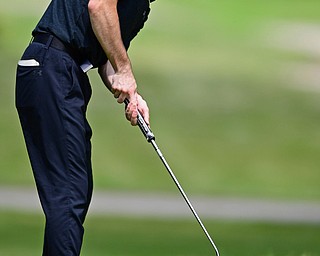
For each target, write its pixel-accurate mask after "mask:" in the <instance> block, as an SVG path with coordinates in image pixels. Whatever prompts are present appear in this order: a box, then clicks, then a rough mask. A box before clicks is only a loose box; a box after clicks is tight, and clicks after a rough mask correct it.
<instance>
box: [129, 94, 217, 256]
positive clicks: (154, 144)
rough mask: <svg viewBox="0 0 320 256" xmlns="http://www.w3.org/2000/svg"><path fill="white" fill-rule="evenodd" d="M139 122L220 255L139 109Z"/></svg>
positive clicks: (142, 130) (215, 249)
mask: <svg viewBox="0 0 320 256" xmlns="http://www.w3.org/2000/svg"><path fill="white" fill-rule="evenodd" d="M124 103H125V105H126V106H127V105H128V104H129V100H128V99H125V101H124ZM137 123H138V126H139V128H140V130H141V132H142V133H143V135H144V136H145V138H146V139H147V141H148V142H149V143H151V144H152V146H153V148H154V150H155V151H156V152H157V154H158V156H159V157H160V159H161V161H162V163H163V164H164V166H165V168H166V169H167V171H168V172H169V174H170V176H171V178H172V179H173V181H174V183H175V184H176V186H177V188H178V189H179V191H180V193H181V195H182V197H183V198H184V200H185V201H186V203H187V205H188V206H189V208H190V210H191V212H192V213H193V215H194V217H195V218H196V219H197V221H198V223H199V225H200V226H201V228H202V230H203V232H204V233H205V235H206V237H207V238H208V240H209V241H210V243H211V245H212V247H213V249H214V251H215V254H216V256H220V254H219V250H218V248H217V246H216V245H215V243H214V241H213V240H212V238H211V236H210V234H209V233H208V231H207V229H206V228H205V226H204V225H203V223H202V221H201V219H200V217H199V216H198V214H197V212H196V211H195V209H194V208H193V206H192V204H191V202H190V200H189V199H188V197H187V195H186V193H185V192H184V190H183V188H182V187H181V185H180V183H179V181H178V180H177V178H176V176H175V175H174V173H173V171H172V170H171V168H170V166H169V164H168V163H167V161H166V159H165V158H164V156H163V154H162V153H161V151H160V149H159V147H158V146H157V144H156V142H155V139H156V138H155V136H154V134H153V133H152V131H151V129H150V128H149V126H148V125H147V123H146V122H145V120H144V119H143V117H142V115H141V114H140V112H139V111H138V116H137Z"/></svg>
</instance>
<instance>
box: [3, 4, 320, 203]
mask: <svg viewBox="0 0 320 256" xmlns="http://www.w3.org/2000/svg"><path fill="white" fill-rule="evenodd" d="M14 3H15V4H16V7H15V8H13V7H12V6H11V5H6V3H5V2H2V3H1V4H0V21H1V22H0V54H1V58H0V66H1V70H0V74H1V75H0V84H1V89H0V92H1V93H0V116H1V122H0V140H1V143H0V185H1V184H13V185H19V184H20V185H30V184H32V182H33V178H32V175H31V170H30V165H29V163H28V159H27V155H26V152H25V147H24V143H23V139H22V134H21V130H20V127H19V122H18V118H17V114H16V111H15V109H14V76H15V65H16V62H17V60H18V59H19V57H20V55H21V53H22V51H23V49H24V47H25V45H27V43H28V41H29V39H30V36H29V35H30V32H31V30H32V29H33V27H34V25H35V24H36V22H37V20H38V18H39V16H40V15H41V13H42V12H43V10H44V9H43V8H44V6H45V5H46V4H47V3H45V2H44V3H42V4H41V6H39V5H38V4H35V3H38V1H31V2H30V3H29V2H28V3H29V4H28V6H32V8H28V6H26V5H25V2H23V1H21V0H16V1H14ZM319 5H320V2H319V1H307V2H301V1H290V2H289V1H284V0H282V1H275V0H273V1H268V2H265V3H264V2H261V1H253V0H251V1H245V2H237V1H234V0H233V1H231V0H229V1H205V0H200V1H192V0H187V1H184V2H183V3H181V2H180V1H176V0H174V1H173V0H170V1H169V0H168V1H165V0H161V1H156V2H155V3H153V4H152V7H153V10H152V13H151V16H150V18H149V22H148V23H147V24H146V26H145V29H144V30H143V31H141V32H140V34H139V36H138V37H137V39H136V40H135V41H134V42H133V43H132V48H131V49H130V52H129V54H130V56H131V57H132V62H133V66H134V70H135V74H136V77H137V80H138V82H139V90H140V92H141V93H142V94H143V95H144V96H145V98H146V99H147V100H148V103H149V106H150V109H151V124H152V129H153V131H154V133H155V135H156V137H157V141H158V144H159V146H160V148H161V149H162V151H163V153H164V154H165V156H166V157H167V160H168V162H169V163H170V165H171V167H172V169H173V170H174V172H175V173H176V175H177V177H178V178H179V180H180V181H181V183H182V185H183V186H184V187H185V189H186V191H188V192H189V193H192V194H211V195H230V196H251V197H268V198H287V199H306V200H317V201H319V199H320V189H319V185H318V181H319V180H320V172H319V166H320V158H319V153H320V145H319V143H318V141H319V139H320V119H319V115H320V103H319V94H318V93H310V92H307V91H306V92H305V91H303V90H301V91H299V90H296V89H293V88H294V87H293V86H291V84H290V83H289V82H288V81H289V80H287V79H284V78H283V76H281V74H282V73H281V72H282V67H283V66H286V65H287V64H290V63H291V62H292V61H295V62H301V63H313V62H314V58H311V57H309V56H305V55H304V54H303V53H294V52H289V51H283V50H279V49H272V48H270V47H267V46H266V45H265V44H264V42H263V40H262V39H261V38H260V37H259V35H261V34H263V29H262V28H263V27H264V26H265V25H266V24H269V23H270V22H272V23H274V22H278V21H287V22H319V21H320V18H319V15H318V10H319V7H320V6H319ZM34 6H38V7H37V8H34ZM31 9H32V10H31ZM90 77H91V81H92V85H93V98H92V101H91V104H90V106H89V113H88V118H89V120H90V123H91V125H92V128H93V130H94V137H93V167H94V177H95V184H96V187H98V188H104V189H121V190H129V191H130V190H145V191H150V190H155V191H160V190H161V191H164V190H165V191H175V190H176V188H175V187H174V186H173V184H172V182H171V181H170V180H169V178H168V175H167V174H166V173H165V170H164V168H163V166H162V165H161V163H160V161H159V160H158V159H157V156H156V154H155V153H154V152H153V150H152V148H151V146H149V145H148V144H147V143H146V142H145V140H144V138H143V136H142V135H141V134H140V131H139V129H134V128H132V127H131V126H130V125H129V124H128V123H127V122H126V121H125V120H124V115H123V107H122V106H120V105H117V104H116V103H115V102H114V99H113V97H112V96H111V95H109V93H108V92H107V91H106V90H105V88H104V87H103V85H102V84H101V82H100V81H99V79H98V77H97V75H96V74H95V72H94V71H92V72H91V73H90ZM288 78H289V77H288Z"/></svg>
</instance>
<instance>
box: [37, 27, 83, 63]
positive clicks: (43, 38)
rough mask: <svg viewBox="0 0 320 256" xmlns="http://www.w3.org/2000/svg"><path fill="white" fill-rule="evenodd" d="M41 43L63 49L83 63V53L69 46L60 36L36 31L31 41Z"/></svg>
mask: <svg viewBox="0 0 320 256" xmlns="http://www.w3.org/2000/svg"><path fill="white" fill-rule="evenodd" d="M33 42H35V43H40V44H45V45H47V47H52V48H54V49H57V50H60V51H63V52H65V53H67V54H68V55H70V57H71V58H73V59H74V60H75V61H76V62H77V63H78V64H81V63H82V61H83V59H82V57H81V55H80V54H79V53H78V52H77V51H76V50H75V49H73V48H72V47H70V46H67V45H66V44H65V43H63V42H62V41H61V40H60V39H59V38H57V37H55V36H54V35H52V34H49V33H36V34H35V35H34V37H33V39H32V40H31V43H33Z"/></svg>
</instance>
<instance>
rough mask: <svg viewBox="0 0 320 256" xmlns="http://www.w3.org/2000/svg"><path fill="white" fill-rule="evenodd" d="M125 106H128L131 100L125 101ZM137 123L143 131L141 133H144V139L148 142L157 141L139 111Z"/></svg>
mask: <svg viewBox="0 0 320 256" xmlns="http://www.w3.org/2000/svg"><path fill="white" fill-rule="evenodd" d="M124 104H125V105H126V107H127V106H128V104H129V100H128V99H125V100H124ZM137 119H138V120H137V123H138V126H139V128H140V130H141V132H142V133H143V135H144V137H146V139H147V141H148V142H150V141H152V140H155V136H154V134H153V133H152V131H151V130H150V128H149V126H148V125H147V123H146V121H144V119H143V117H142V115H141V113H140V112H139V110H138V117H137Z"/></svg>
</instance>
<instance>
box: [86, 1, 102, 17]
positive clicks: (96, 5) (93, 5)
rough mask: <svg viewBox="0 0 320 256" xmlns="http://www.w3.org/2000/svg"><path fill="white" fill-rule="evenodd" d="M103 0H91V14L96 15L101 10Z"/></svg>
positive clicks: (89, 9)
mask: <svg viewBox="0 0 320 256" xmlns="http://www.w3.org/2000/svg"><path fill="white" fill-rule="evenodd" d="M102 2H103V1H100V0H90V1H89V3H88V11H89V14H90V16H92V15H95V14H96V13H97V12H98V11H99V10H101V5H102Z"/></svg>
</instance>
